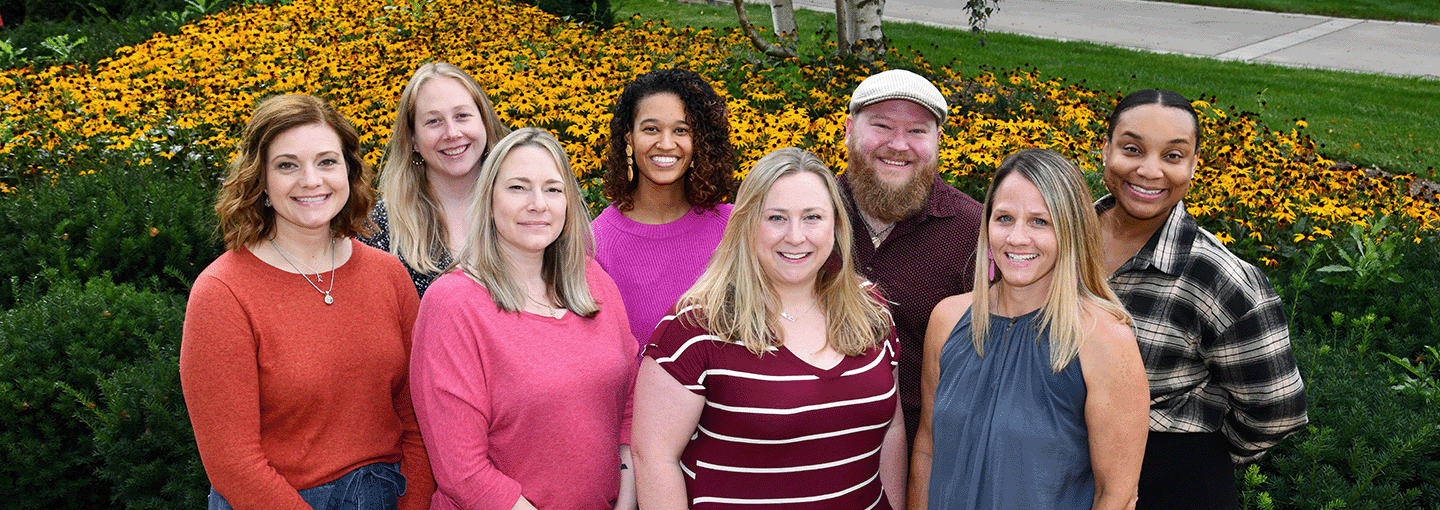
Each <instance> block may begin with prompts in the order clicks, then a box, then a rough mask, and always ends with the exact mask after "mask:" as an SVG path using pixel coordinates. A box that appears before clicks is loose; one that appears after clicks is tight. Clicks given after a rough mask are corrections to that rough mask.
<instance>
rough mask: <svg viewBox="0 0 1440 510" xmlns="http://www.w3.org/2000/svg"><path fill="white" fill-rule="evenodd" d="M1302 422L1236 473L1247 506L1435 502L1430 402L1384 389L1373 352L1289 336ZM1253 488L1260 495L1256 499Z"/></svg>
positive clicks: (1386, 371) (1436, 458)
mask: <svg viewBox="0 0 1440 510" xmlns="http://www.w3.org/2000/svg"><path fill="white" fill-rule="evenodd" d="M1293 345H1294V346H1295V354H1296V359H1297V361H1298V362H1299V363H1300V369H1301V373H1302V374H1303V376H1304V377H1305V383H1306V391H1307V394H1308V397H1309V414H1310V426H1309V427H1307V428H1306V430H1304V431H1301V432H1299V433H1297V434H1295V435H1294V436H1291V437H1290V438H1288V439H1286V440H1285V441H1284V442H1283V443H1281V444H1280V445H1279V446H1277V447H1275V448H1274V449H1272V450H1271V452H1270V454H1269V455H1268V456H1267V457H1266V458H1265V459H1263V460H1261V462H1260V463H1259V469H1258V472H1259V474H1263V479H1264V481H1263V482H1256V481H1254V480H1252V479H1251V478H1252V477H1246V476H1241V479H1242V482H1241V487H1242V488H1243V489H1244V492H1243V495H1242V497H1243V499H1244V500H1245V501H1246V502H1247V504H1248V505H1249V506H1248V507H1249V508H1263V505H1261V504H1259V502H1260V501H1262V500H1265V499H1269V500H1272V501H1273V504H1274V508H1284V509H1307V510H1308V509H1334V508H1345V509H1351V510H1356V509H1376V510H1381V509H1384V510H1389V509H1399V508H1440V425H1437V424H1440V407H1437V406H1434V405H1430V404H1428V403H1427V402H1426V401H1425V399H1424V398H1423V397H1421V396H1419V395H1415V394H1413V393H1402V392H1400V391H1396V390H1394V389H1392V388H1391V384H1390V382H1389V381H1391V380H1393V379H1394V378H1396V377H1397V375H1398V374H1397V370H1396V369H1395V368H1394V367H1393V363H1391V362H1390V361H1388V360H1387V359H1386V358H1384V357H1383V356H1382V355H1381V353H1379V352H1376V351H1375V350H1370V351H1367V352H1361V351H1360V350H1358V349H1354V348H1351V347H1348V346H1332V345H1328V344H1326V343H1325V342H1322V341H1319V340H1318V339H1316V338H1313V337H1299V338H1295V342H1293ZM1262 495H1263V496H1262Z"/></svg>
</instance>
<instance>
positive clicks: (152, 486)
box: [72, 330, 210, 510]
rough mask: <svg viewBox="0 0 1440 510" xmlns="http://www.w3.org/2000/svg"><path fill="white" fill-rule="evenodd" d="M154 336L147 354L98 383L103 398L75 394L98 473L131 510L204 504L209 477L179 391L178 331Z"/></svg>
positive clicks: (118, 502) (118, 501)
mask: <svg viewBox="0 0 1440 510" xmlns="http://www.w3.org/2000/svg"><path fill="white" fill-rule="evenodd" d="M166 333H167V334H161V335H156V336H153V337H151V338H150V339H149V342H148V343H149V357H146V358H143V359H141V360H139V361H138V362H137V363H136V364H134V365H132V366H128V367H125V368H121V369H120V370H118V371H116V372H115V373H114V374H112V375H110V376H109V377H106V378H105V379H103V380H101V381H100V384H99V386H100V397H99V399H98V400H92V399H91V397H89V396H87V395H85V394H84V393H83V392H79V391H75V392H73V393H72V396H74V397H76V401H77V402H80V403H81V404H83V405H84V407H85V409H84V410H82V411H81V412H80V418H81V419H82V421H84V422H85V424H86V425H88V426H89V427H90V430H91V431H93V432H94V444H95V454H96V455H97V456H98V457H99V458H100V459H101V464H100V466H99V468H98V471H97V473H96V474H97V475H98V476H99V478H100V479H101V480H104V481H105V482H108V483H109V484H111V486H112V487H113V492H112V494H111V496H110V499H111V501H113V502H114V503H115V504H116V505H117V506H123V507H124V508H127V509H130V510H162V509H176V510H179V509H183V508H202V507H203V506H204V505H205V495H206V493H207V492H208V491H207V489H208V487H209V486H210V482H209V480H208V479H206V478H205V469H204V467H203V466H202V465H201V464H200V452H199V451H198V450H197V449H196V447H195V433H194V431H193V430H192V429H191V428H190V418H189V415H188V414H187V413H186V412H185V399H184V395H183V394H182V393H181V390H180V369H179V364H180V357H179V346H180V331H179V330H166Z"/></svg>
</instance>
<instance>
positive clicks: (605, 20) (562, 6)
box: [522, 0, 615, 28]
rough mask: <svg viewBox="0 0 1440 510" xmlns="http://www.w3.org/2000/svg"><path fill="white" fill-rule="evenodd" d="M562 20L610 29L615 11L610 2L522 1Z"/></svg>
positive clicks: (606, 0)
mask: <svg viewBox="0 0 1440 510" xmlns="http://www.w3.org/2000/svg"><path fill="white" fill-rule="evenodd" d="M522 1H523V2H525V3H528V4H530V5H534V6H536V7H539V8H540V9H541V10H543V11H545V12H548V13H550V14H554V15H556V16H559V17H561V18H564V19H568V20H571V21H578V22H581V23H588V24H593V25H596V26H598V27H600V28H610V27H611V26H612V25H614V24H615V11H613V10H611V8H610V0H522Z"/></svg>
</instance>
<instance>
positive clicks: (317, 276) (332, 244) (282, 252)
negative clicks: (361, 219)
mask: <svg viewBox="0 0 1440 510" xmlns="http://www.w3.org/2000/svg"><path fill="white" fill-rule="evenodd" d="M270 246H273V247H275V251H276V252H279V253H280V258H282V259H285V262H289V263H290V267H292V268H295V272H297V273H300V277H301V278H304V279H305V283H308V284H310V286H311V287H315V291H316V292H319V293H321V294H324V295H325V304H327V305H331V304H335V298H334V297H331V296H330V291H331V290H335V238H334V237H331V238H330V289H329V290H320V286H319V285H316V284H315V282H312V281H310V277H309V276H305V272H304V271H301V270H300V268H299V267H297V266H296V265H295V261H293V260H290V257H289V256H288V255H286V254H285V250H282V249H280V245H278V244H275V237H274V236H271V237H270ZM305 268H306V269H309V268H310V266H305ZM315 279H316V280H319V281H322V282H323V281H325V280H323V279H321V277H320V273H319V272H316V273H315Z"/></svg>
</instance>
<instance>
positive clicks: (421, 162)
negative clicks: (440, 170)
mask: <svg viewBox="0 0 1440 510" xmlns="http://www.w3.org/2000/svg"><path fill="white" fill-rule="evenodd" d="M410 165H411V166H415V167H423V166H425V158H422V157H420V153H419V152H417V151H411V152H410Z"/></svg>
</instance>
